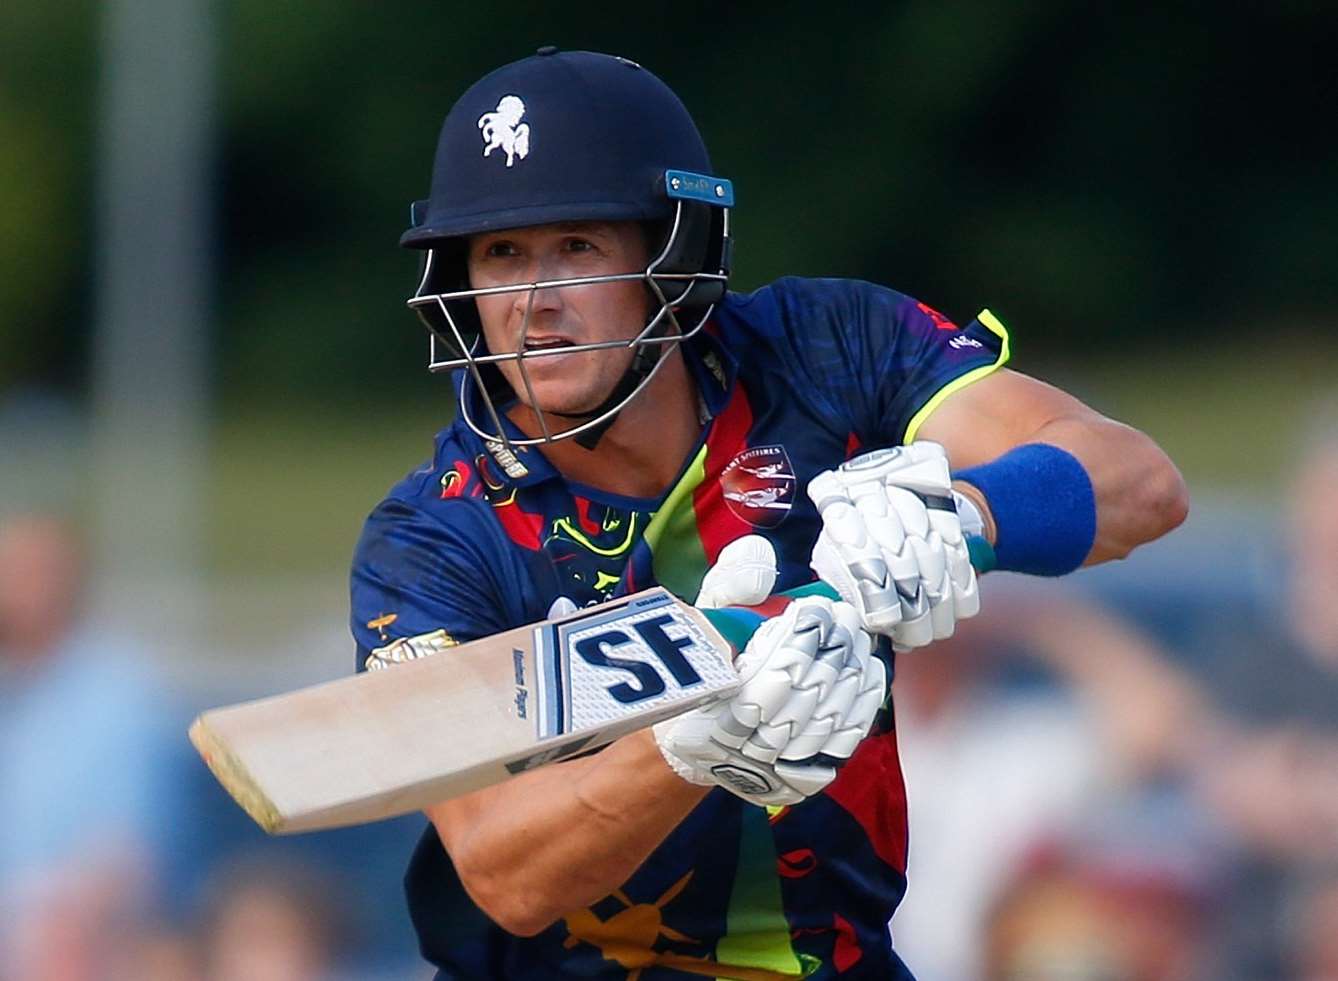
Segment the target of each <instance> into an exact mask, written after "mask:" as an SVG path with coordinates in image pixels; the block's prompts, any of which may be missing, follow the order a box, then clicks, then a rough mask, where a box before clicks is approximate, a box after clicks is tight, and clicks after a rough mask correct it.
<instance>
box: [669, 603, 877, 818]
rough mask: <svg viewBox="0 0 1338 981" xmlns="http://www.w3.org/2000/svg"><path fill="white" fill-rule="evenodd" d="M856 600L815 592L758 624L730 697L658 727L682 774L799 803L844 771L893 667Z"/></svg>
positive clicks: (760, 798) (764, 798) (748, 795)
mask: <svg viewBox="0 0 1338 981" xmlns="http://www.w3.org/2000/svg"><path fill="white" fill-rule="evenodd" d="M872 650H873V641H872V639H871V638H870V637H869V635H868V634H866V633H865V632H864V631H863V630H861V629H860V627H859V617H858V615H857V614H856V613H855V611H854V609H853V608H852V607H850V606H849V604H846V603H841V602H834V601H832V600H829V599H826V598H825V597H820V596H808V597H803V598H801V599H798V600H796V601H795V602H793V603H791V604H790V605H789V606H788V607H786V609H785V611H784V612H783V613H782V614H781V615H780V616H778V617H775V618H773V619H771V620H768V621H767V622H766V623H764V624H762V626H761V627H759V628H758V630H757V632H756V633H755V634H754V635H753V637H752V639H751V640H750V641H749V642H748V646H747V647H746V648H745V649H744V651H743V653H742V654H741V655H740V656H739V659H738V661H737V662H736V664H735V668H736V669H737V670H738V672H739V676H740V680H741V681H742V687H741V688H740V690H739V692H738V693H737V694H736V695H735V696H734V697H733V698H731V699H729V700H728V701H726V702H723V703H720V704H718V705H714V706H710V707H707V708H701V709H694V710H693V711H691V712H688V713H686V714H684V715H681V716H679V717H677V718H675V719H669V720H667V721H665V722H661V723H659V724H658V725H656V726H655V727H654V732H655V739H656V742H657V743H658V744H659V747H660V752H661V753H662V754H663V755H664V758H665V760H666V761H667V762H668V763H669V766H670V767H672V768H673V770H674V772H675V773H677V774H678V775H679V776H680V777H682V778H683V779H684V780H687V781H688V782H689V783H694V784H698V785H700V786H713V785H717V786H721V787H724V788H725V789H727V790H729V791H730V792H731V793H734V794H736V795H737V796H739V797H742V798H743V799H744V800H746V801H749V802H750V803H753V804H758V805H762V806H771V805H784V804H798V803H799V802H800V801H803V800H804V799H805V798H807V797H810V796H812V795H813V794H815V793H817V792H818V791H820V790H821V789H822V788H823V787H826V786H827V785H828V784H829V783H831V782H832V780H833V779H835V777H836V764H838V763H840V762H841V761H844V760H845V759H848V758H849V757H850V755H851V754H852V753H854V751H855V748H856V747H857V746H858V745H859V743H860V741H861V740H862V739H863V738H864V736H865V735H866V734H867V733H868V731H869V728H870V726H871V725H872V724H873V720H874V716H875V715H877V713H878V709H879V707H880V706H881V705H882V703H883V699H884V697H885V694H886V680H887V679H886V670H885V668H884V667H883V662H882V661H881V660H880V659H879V658H877V657H876V656H874V655H873V654H872Z"/></svg>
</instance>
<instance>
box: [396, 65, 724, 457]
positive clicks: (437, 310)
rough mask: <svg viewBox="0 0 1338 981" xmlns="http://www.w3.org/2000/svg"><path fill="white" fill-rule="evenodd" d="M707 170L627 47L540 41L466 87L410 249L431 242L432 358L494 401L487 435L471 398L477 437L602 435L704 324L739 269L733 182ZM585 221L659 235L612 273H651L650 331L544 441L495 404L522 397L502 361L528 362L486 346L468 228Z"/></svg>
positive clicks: (422, 301) (668, 101)
mask: <svg viewBox="0 0 1338 981" xmlns="http://www.w3.org/2000/svg"><path fill="white" fill-rule="evenodd" d="M711 170H712V168H711V161H710V157H709V156H708V154H707V151H706V145H705V143H704V142H703V141H702V138H701V134H700V133H699V132H698V131H697V127H696V124H695V123H694V122H693V121H692V117H691V116H690V115H689V113H688V111H687V109H686V108H685V107H684V105H683V103H682V102H681V101H680V100H679V98H678V96H676V95H675V94H674V93H673V91H672V90H670V88H669V87H668V86H667V85H665V84H664V82H662V81H660V79H659V78H657V77H656V76H655V75H653V74H652V73H651V72H649V71H647V70H645V69H644V68H642V67H641V66H640V65H638V64H636V63H635V62H632V61H629V60H627V59H626V58H620V57H616V56H613V55H605V54H595V53H592V52H588V51H563V52H560V51H558V50H557V49H556V48H551V47H546V48H540V49H539V52H538V53H537V54H535V55H533V56H531V57H529V58H525V59H523V60H521V61H517V62H513V63H511V64H509V65H505V66H503V67H501V68H499V69H497V70H496V71H493V72H491V73H490V74H488V75H486V76H484V77H483V78H482V79H480V80H479V81H478V82H476V83H475V84H474V85H472V86H470V88H469V89H468V90H467V91H466V92H465V94H464V95H462V96H461V97H460V99H459V100H458V101H457V102H456V103H455V105H454V107H452V109H451V111H450V113H449V114H448V115H447V116H446V120H445V122H444V124H443V125H442V128H441V136H440V138H439V140H438V142H437V152H436V158H435V162H434V164H433V171H432V186H431V195H430V197H429V198H428V199H427V200H426V201H419V202H416V203H415V204H414V206H413V209H412V227H411V228H410V229H409V230H408V231H407V232H405V233H404V235H403V236H402V237H401V239H400V244H401V245H403V246H405V247H408V248H414V249H422V250H425V251H426V256H425V263H424V269H423V275H422V281H421V282H420V284H419V287H418V290H417V292H416V293H415V295H414V296H413V297H412V298H411V299H410V300H409V301H408V302H409V306H410V307H411V308H413V309H414V310H415V312H417V313H418V315H419V316H420V318H421V319H422V320H423V322H424V323H425V324H426V325H427V327H428V329H429V331H430V332H431V345H432V348H431V352H430V361H429V367H430V369H432V370H434V371H442V370H453V369H456V368H464V369H466V370H467V371H468V372H469V375H470V378H471V379H472V381H473V383H474V384H476V385H478V386H479V389H480V391H482V392H483V394H484V396H485V398H487V400H488V406H489V413H490V415H492V416H493V419H492V420H491V422H492V423H493V424H494V425H493V427H492V428H491V429H489V430H485V429H483V428H482V427H481V426H480V425H478V424H477V421H476V420H473V419H472V418H470V417H469V414H468V404H467V400H465V402H464V404H462V410H464V415H463V417H464V418H465V421H466V422H467V423H468V424H469V425H470V426H471V427H472V428H474V429H475V431H476V432H478V433H479V434H480V435H482V436H484V437H487V438H494V439H497V440H499V441H500V442H503V443H508V442H520V443H522V444H524V443H527V442H547V441H550V440H551V439H553V438H564V437H566V436H580V435H581V434H586V436H585V440H584V441H589V440H591V439H592V438H597V437H598V434H599V433H601V432H603V431H604V429H606V428H607V426H608V425H609V424H611V422H612V420H613V418H614V417H615V416H616V414H617V412H618V411H619V410H620V409H621V408H622V407H623V406H624V405H626V404H627V402H628V401H630V399H631V398H632V397H634V396H635V395H636V394H637V393H638V392H639V391H641V389H642V388H644V386H645V384H646V382H647V381H649V379H650V377H651V375H652V374H653V373H654V371H655V369H656V368H657V367H658V366H659V364H661V363H662V362H663V355H664V354H665V353H667V351H668V350H670V349H671V347H672V346H673V345H674V344H677V343H679V342H681V341H682V340H683V339H684V338H686V337H690V336H692V335H693V334H695V333H696V332H697V331H698V330H699V329H700V328H701V326H702V325H703V324H704V323H705V321H706V317H707V316H708V315H709V313H710V309H711V306H712V305H713V304H714V303H716V302H718V301H719V300H720V299H721V297H723V296H724V293H725V288H726V284H727V281H728V276H729V259H730V256H729V252H730V240H729V208H730V207H731V206H732V205H733V188H732V185H731V184H730V182H729V181H727V180H724V179H723V178H718V177H714V176H711ZM581 220H594V221H624V220H630V221H637V222H641V223H644V224H646V225H647V226H648V227H649V228H652V229H654V230H655V235H654V240H655V242H658V245H656V244H653V245H652V249H651V252H652V258H651V261H650V262H649V263H648V265H647V267H646V269H645V270H643V271H641V272H639V273H633V274H628V275H626V276H618V277H612V278H616V279H628V278H634V279H643V280H644V282H645V284H646V287H647V290H648V292H649V294H650V296H651V298H652V302H651V304H650V308H651V312H650V314H649V317H648V322H647V324H646V328H645V330H644V331H643V332H642V333H641V334H640V335H638V337H637V338H636V339H635V340H634V342H632V344H631V346H633V347H636V348H637V357H636V358H635V359H634V361H633V364H632V367H631V369H629V372H628V376H627V377H625V378H624V379H623V380H622V382H621V383H620V384H619V385H618V386H617V388H615V390H614V391H613V392H612V393H611V394H610V396H609V398H608V399H607V400H606V401H605V402H604V404H602V405H601V406H599V407H598V409H596V410H594V413H593V416H592V417H587V418H583V420H582V421H581V422H580V424H579V425H575V426H572V427H570V428H568V429H565V430H563V431H562V432H561V433H558V434H556V435H553V434H550V433H549V432H548V431H547V429H545V436H544V437H542V438H536V439H534V440H514V439H512V440H507V438H506V434H505V433H504V432H502V431H501V429H502V427H501V424H500V419H499V418H498V417H497V415H498V414H497V410H496V408H495V405H496V404H497V403H498V400H499V399H504V398H506V397H508V396H509V395H510V394H511V393H510V388H509V386H507V385H506V383H505V382H504V381H502V379H501V376H500V373H499V372H498V371H497V370H496V367H495V365H496V363H497V362H498V361H499V360H504V359H507V358H508V357H511V358H515V359H517V360H518V362H519V366H520V369H521V371H522V372H523V371H524V359H523V358H522V357H521V352H520V351H515V352H489V351H487V350H486V349H485V347H484V343H483V340H482V332H481V328H480V325H479V322H478V315H477V309H476V308H475V306H474V301H473V297H474V296H475V295H476V291H474V290H472V289H470V284H469V282H468V277H467V270H466V263H465V256H466V254H467V242H468V236H470V235H473V234H476V233H480V232H491V231H500V230H505V229H510V228H521V227H526V226H531V225H545V224H551V223H555V222H562V221H581ZM610 278H611V277H591V278H590V279H588V280H586V281H583V282H582V283H581V284H579V285H585V284H586V283H588V282H600V281H608V280H609V279H610ZM564 282H565V285H577V284H575V283H573V282H572V281H570V280H568V281H564ZM543 285H544V284H518V285H517V287H516V289H517V290H520V289H534V288H536V287H542V286H543ZM531 356H533V355H532V354H531ZM482 358H486V360H480V359H482Z"/></svg>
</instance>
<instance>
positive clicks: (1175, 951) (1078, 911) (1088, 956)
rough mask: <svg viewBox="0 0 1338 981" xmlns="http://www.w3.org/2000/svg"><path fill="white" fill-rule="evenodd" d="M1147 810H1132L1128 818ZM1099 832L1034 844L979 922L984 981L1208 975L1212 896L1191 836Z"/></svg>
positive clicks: (1159, 831) (1116, 826) (1109, 826)
mask: <svg viewBox="0 0 1338 981" xmlns="http://www.w3.org/2000/svg"><path fill="white" fill-rule="evenodd" d="M1149 817H1150V815H1148V814H1144V815H1142V817H1141V818H1139V817H1137V816H1135V817H1134V819H1133V821H1132V822H1131V823H1132V824H1133V825H1134V826H1137V825H1139V824H1144V823H1147V820H1148V818H1149ZM1144 830H1146V831H1150V832H1151V834H1152V837H1151V838H1148V837H1146V836H1145V835H1144V834H1142V833H1141V832H1139V833H1135V834H1133V835H1130V834H1128V825H1125V826H1124V827H1120V822H1115V821H1107V822H1105V825H1104V827H1102V828H1101V829H1100V830H1099V832H1098V833H1096V834H1092V833H1087V834H1085V835H1083V837H1081V838H1079V839H1069V840H1065V841H1056V842H1052V843H1051V844H1050V845H1049V846H1048V847H1045V848H1040V849H1037V850H1035V851H1034V852H1033V853H1032V854H1031V855H1030V856H1029V858H1028V859H1027V860H1026V861H1025V862H1023V863H1022V864H1021V867H1020V869H1019V870H1018V872H1017V873H1016V875H1015V876H1014V877H1013V879H1012V880H1011V881H1010V882H1009V883H1008V885H1007V887H1006V888H1005V889H1004V890H1002V892H1001V893H1000V895H999V896H998V897H997V899H996V901H995V903H994V905H993V907H992V909H991V911H990V913H989V916H988V918H987V921H986V923H985V926H984V934H985V937H984V947H985V956H984V964H985V968H984V974H983V977H984V978H985V979H986V981H1197V979H1202V981H1208V979H1210V978H1216V977H1219V976H1220V975H1219V974H1217V973H1216V969H1215V968H1214V967H1212V965H1211V964H1210V959H1211V955H1212V947H1211V945H1210V944H1209V943H1208V942H1207V941H1208V934H1207V930H1206V926H1207V922H1208V918H1209V913H1210V909H1211V906H1212V903H1213V899H1214V896H1215V888H1214V886H1215V884H1214V882H1213V881H1212V874H1211V871H1210V869H1211V866H1212V864H1213V860H1212V859H1211V858H1208V859H1207V863H1206V865H1205V863H1204V861H1203V857H1204V856H1202V855H1197V854H1195V851H1196V849H1195V846H1194V844H1193V838H1194V836H1193V835H1192V834H1191V835H1189V837H1188V839H1186V838H1175V839H1173V836H1171V835H1169V834H1168V833H1167V829H1164V828H1147V829H1144Z"/></svg>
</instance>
